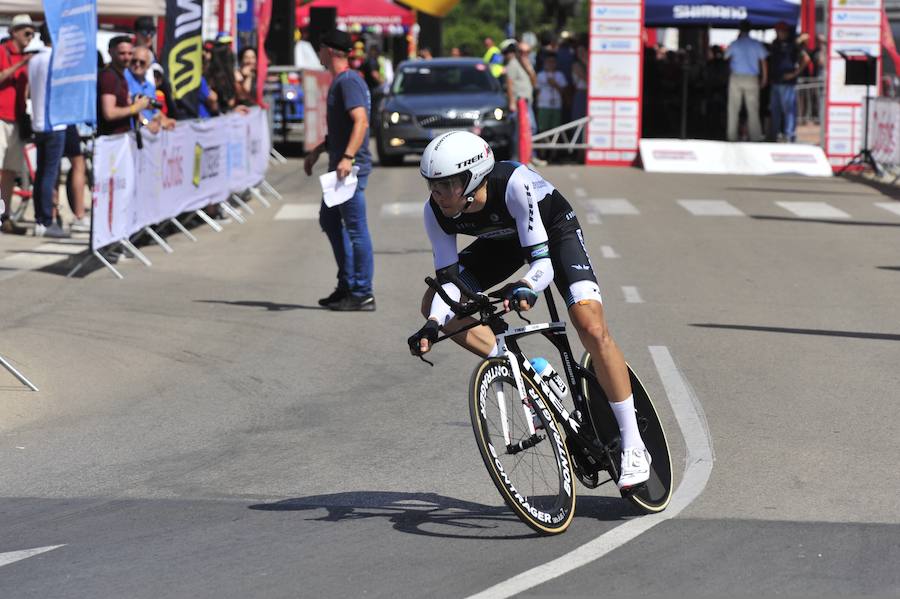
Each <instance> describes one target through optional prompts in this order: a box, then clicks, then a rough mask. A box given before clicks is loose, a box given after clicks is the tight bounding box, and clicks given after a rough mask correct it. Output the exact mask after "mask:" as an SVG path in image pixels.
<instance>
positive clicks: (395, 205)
mask: <svg viewBox="0 0 900 599" xmlns="http://www.w3.org/2000/svg"><path fill="white" fill-rule="evenodd" d="M424 209H425V206H424V204H423V203H422V202H391V203H389V204H384V205H383V206H382V207H381V216H382V217H385V216H387V217H395V216H399V217H407V218H409V217H412V218H422V214H423V210H424Z"/></svg>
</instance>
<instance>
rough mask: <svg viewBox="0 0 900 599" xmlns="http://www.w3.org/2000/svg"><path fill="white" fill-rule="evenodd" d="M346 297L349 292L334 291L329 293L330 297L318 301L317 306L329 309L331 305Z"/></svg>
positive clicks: (342, 290)
mask: <svg viewBox="0 0 900 599" xmlns="http://www.w3.org/2000/svg"><path fill="white" fill-rule="evenodd" d="M348 295H350V292H349V291H347V290H346V289H335V290H334V291H332V292H331V295H329V296H328V297H323V298H322V299H320V300H319V305H320V306H322V307H323V308H329V307H331V304H336V303H338V302H339V301H341V300H342V299H344V298H345V297H347V296H348Z"/></svg>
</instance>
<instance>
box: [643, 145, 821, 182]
mask: <svg viewBox="0 0 900 599" xmlns="http://www.w3.org/2000/svg"><path fill="white" fill-rule="evenodd" d="M641 161H642V162H643V164H644V170H645V171H647V172H655V173H698V174H715V175H785V174H797V175H807V176H811V177H830V176H832V169H831V165H830V164H829V163H828V159H827V158H826V157H825V153H824V152H823V151H822V148H820V147H819V146H812V145H806V144H777V143H732V142H724V141H707V140H696V139H688V140H684V139H642V140H641Z"/></svg>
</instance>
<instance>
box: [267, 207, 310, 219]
mask: <svg viewBox="0 0 900 599" xmlns="http://www.w3.org/2000/svg"><path fill="white" fill-rule="evenodd" d="M315 218H319V204H285V205H284V206H282V207H281V209H280V210H278V212H277V213H276V214H275V220H312V219H315Z"/></svg>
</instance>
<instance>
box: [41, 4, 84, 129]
mask: <svg viewBox="0 0 900 599" xmlns="http://www.w3.org/2000/svg"><path fill="white" fill-rule="evenodd" d="M44 14H45V16H46V19H47V27H48V29H50V37H51V38H52V39H53V54H52V58H51V63H50V73H49V77H48V78H47V94H46V96H45V97H46V98H47V106H46V112H45V114H46V115H47V118H46V125H47V127H46V130H47V131H50V130H51V129H52V128H53V127H54V126H55V125H76V124H78V123H91V124H93V123H95V122H97V2H96V0H44Z"/></svg>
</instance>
